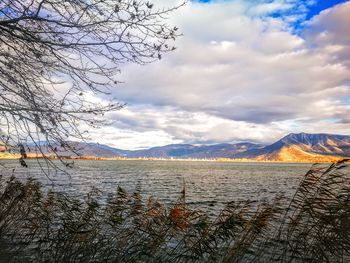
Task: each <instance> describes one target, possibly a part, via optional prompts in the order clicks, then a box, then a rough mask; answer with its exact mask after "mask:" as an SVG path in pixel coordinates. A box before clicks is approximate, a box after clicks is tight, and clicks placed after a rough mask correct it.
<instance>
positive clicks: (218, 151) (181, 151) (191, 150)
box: [128, 143, 262, 158]
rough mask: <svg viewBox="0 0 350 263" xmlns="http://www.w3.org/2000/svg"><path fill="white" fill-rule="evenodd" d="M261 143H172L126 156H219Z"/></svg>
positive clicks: (254, 146)
mask: <svg viewBox="0 0 350 263" xmlns="http://www.w3.org/2000/svg"><path fill="white" fill-rule="evenodd" d="M261 147H262V146H261V145H258V144H253V143H237V144H227V143H225V144H216V145H202V146H195V145H191V144H172V145H167V146H162V147H154V148H151V149H146V150H140V151H131V152H129V154H128V157H155V158H169V157H173V158H219V157H230V156H232V155H235V154H238V153H242V152H245V151H247V150H251V149H259V148H261Z"/></svg>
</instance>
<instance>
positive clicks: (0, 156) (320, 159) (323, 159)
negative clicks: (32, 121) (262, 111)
mask: <svg viewBox="0 0 350 263" xmlns="http://www.w3.org/2000/svg"><path fill="white" fill-rule="evenodd" d="M26 155H27V157H26V159H49V160H91V161H183V162H246V163H249V162H263V163H334V162H338V161H341V160H343V159H344V157H341V156H317V157H313V158H310V159H306V160H305V159H299V160H296V159H291V160H264V159H246V158H236V159H235V158H153V157H138V158H128V157H122V156H121V157H99V156H78V155H74V156H57V155H47V154H45V155H42V154H34V153H27V154H26ZM21 158H22V156H21V154H17V153H8V152H0V160H20V159H21Z"/></svg>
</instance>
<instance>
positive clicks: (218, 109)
mask: <svg viewBox="0 0 350 263" xmlns="http://www.w3.org/2000/svg"><path fill="white" fill-rule="evenodd" d="M152 2H154V3H155V6H156V7H158V8H163V7H167V6H173V5H176V4H177V3H179V2H180V1H178V0H153V1H152ZM168 22H169V23H170V24H174V25H176V26H177V27H179V30H180V31H181V32H182V33H183V36H182V37H180V38H179V39H177V41H176V42H175V45H176V46H177V50H176V51H174V52H172V53H169V54H166V55H165V56H164V58H163V59H162V60H160V61H158V62H155V63H153V64H148V65H146V66H140V65H134V64H127V65H124V66H123V68H122V73H121V75H120V79H121V81H123V83H122V84H120V86H119V87H118V88H116V89H115V90H112V96H113V97H115V98H117V99H118V100H119V101H121V102H126V103H127V104H128V105H127V107H126V108H124V109H122V110H120V111H116V112H111V113H109V114H107V115H106V118H107V120H108V125H106V126H104V127H101V128H99V129H95V130H91V132H90V137H91V140H92V141H94V142H98V143H103V144H108V145H110V146H113V147H116V148H120V149H142V148H148V147H153V146H161V145H166V144H173V143H190V144H214V143H235V142H241V141H251V142H258V143H271V142H274V141H275V140H278V139H279V138H281V137H282V136H284V135H286V134H288V133H291V132H294V133H298V132H309V133H321V132H323V133H334V134H348V135H350V74H349V67H350V26H349V25H350V1H334V0H319V1H316V0H251V1H247V0H245V1H243V0H212V1H211V0H209V1H208V0H207V1H204V0H203V1H191V2H188V3H187V4H186V5H185V6H184V7H182V8H180V9H179V10H178V11H176V12H174V13H173V14H172V15H171V16H170V17H169V21H168ZM100 100H101V101H102V100H103V99H102V98H101V99H100Z"/></svg>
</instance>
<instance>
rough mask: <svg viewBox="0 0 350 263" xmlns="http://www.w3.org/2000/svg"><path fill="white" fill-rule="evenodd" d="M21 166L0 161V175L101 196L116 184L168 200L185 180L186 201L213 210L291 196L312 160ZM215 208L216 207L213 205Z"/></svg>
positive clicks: (34, 163) (79, 194) (32, 163)
mask: <svg viewBox="0 0 350 263" xmlns="http://www.w3.org/2000/svg"><path fill="white" fill-rule="evenodd" d="M28 164H29V168H22V167H20V166H19V164H18V161H16V160H11V161H9V160H1V161H0V165H4V167H5V168H4V167H2V166H0V168H1V170H2V171H1V174H2V175H3V176H9V175H10V174H11V171H12V169H13V168H15V175H16V176H17V177H18V178H21V179H25V178H28V177H33V178H36V179H38V180H39V181H40V182H41V183H42V184H43V185H44V186H45V189H52V190H54V191H60V192H65V193H67V194H69V195H72V196H77V197H82V196H84V194H86V193H87V192H89V191H90V190H91V188H92V187H97V188H98V189H99V190H101V192H102V197H103V198H105V197H106V196H107V195H108V194H109V193H114V192H115V191H116V188H117V186H118V185H120V186H121V187H123V188H124V189H126V190H127V191H129V192H131V191H133V190H135V187H136V186H139V187H141V192H142V193H143V194H145V195H146V196H149V195H153V196H155V197H157V198H159V199H160V200H162V201H164V202H166V203H169V202H170V201H174V200H176V199H177V198H178V197H179V196H180V192H181V190H182V185H183V182H184V181H185V183H186V200H187V202H188V203H190V204H192V205H194V206H196V207H200V208H202V209H204V210H205V209H207V208H210V210H211V211H213V210H217V209H221V208H222V207H223V206H224V204H225V203H227V202H228V201H234V200H248V199H249V200H251V201H258V202H259V201H268V200H271V199H273V198H274V196H275V195H276V194H277V193H279V192H283V193H285V195H286V196H291V195H292V194H293V192H294V190H295V189H296V187H297V185H298V183H299V180H300V178H301V177H302V176H303V175H304V174H305V173H306V171H307V170H308V169H309V168H310V166H311V165H310V164H281V163H218V162H181V161H86V160H78V161H75V165H74V168H69V169H68V170H67V171H68V173H69V175H67V174H65V173H64V172H62V171H56V172H51V173H50V175H49V177H50V179H51V180H49V178H48V177H47V176H46V175H45V174H44V173H43V172H42V171H41V170H40V169H39V164H38V163H37V161H36V160H31V161H28ZM213 207H215V208H213Z"/></svg>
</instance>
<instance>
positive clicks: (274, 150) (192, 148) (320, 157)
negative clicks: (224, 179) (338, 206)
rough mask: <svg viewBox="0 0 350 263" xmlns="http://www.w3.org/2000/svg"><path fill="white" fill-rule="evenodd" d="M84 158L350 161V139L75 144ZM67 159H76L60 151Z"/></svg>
mask: <svg viewBox="0 0 350 263" xmlns="http://www.w3.org/2000/svg"><path fill="white" fill-rule="evenodd" d="M72 144H73V145H74V147H75V149H76V153H78V154H79V155H80V156H95V157H106V158H117V157H125V158H181V159H186V158H196V159H215V158H232V159H251V160H259V161H287V162H302V161H305V162H317V161H333V159H334V158H341V157H350V136H347V135H333V134H307V133H298V134H295V133H292V134H289V135H287V136H285V137H283V138H282V139H280V140H278V141H276V142H275V143H272V144H270V145H261V144H255V143H250V142H242V143H235V144H229V143H222V144H215V145H200V146H197V145H191V144H171V145H166V146H160V147H153V148H149V149H144V150H133V151H132V150H121V149H116V148H113V147H110V146H107V145H103V144H98V143H82V142H72ZM58 151H59V154H61V155H63V156H67V155H74V154H73V153H71V152H65V151H63V150H61V151H60V149H58Z"/></svg>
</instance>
